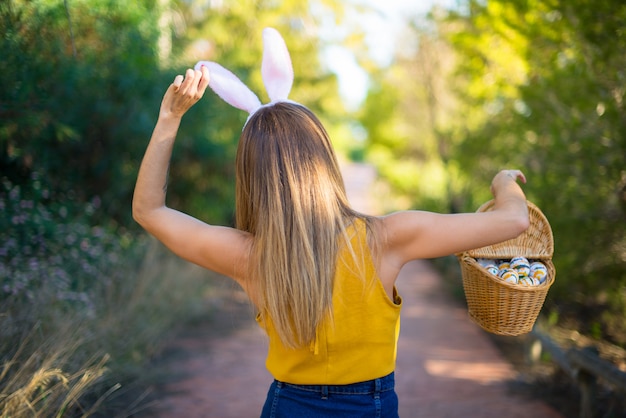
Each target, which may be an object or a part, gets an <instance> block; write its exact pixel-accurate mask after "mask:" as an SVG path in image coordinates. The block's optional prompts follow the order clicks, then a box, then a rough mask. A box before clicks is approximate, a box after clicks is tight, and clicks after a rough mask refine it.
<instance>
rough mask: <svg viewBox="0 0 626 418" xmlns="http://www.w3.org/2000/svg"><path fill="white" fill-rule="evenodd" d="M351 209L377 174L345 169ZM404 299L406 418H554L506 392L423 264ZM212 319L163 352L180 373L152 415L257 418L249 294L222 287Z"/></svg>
mask: <svg viewBox="0 0 626 418" xmlns="http://www.w3.org/2000/svg"><path fill="white" fill-rule="evenodd" d="M345 176H346V187H347V188H348V190H349V197H350V199H351V201H352V202H353V204H354V205H355V206H356V207H357V208H358V209H361V210H364V211H365V210H366V209H367V208H368V207H371V205H372V204H373V203H374V202H372V201H369V200H367V199H368V198H367V195H366V192H367V190H368V189H369V187H370V186H371V182H372V181H373V172H372V171H371V169H369V168H367V167H364V166H358V165H357V166H348V167H346V168H345ZM398 289H399V292H400V294H401V295H402V297H403V299H404V307H403V311H402V325H401V327H402V329H401V333H400V342H399V346H398V360H397V371H396V379H397V380H396V388H397V392H398V397H399V400H400V416H401V417H403V418H414V417H415V418H447V417H450V418H452V417H454V418H456V417H464V418H490V417H494V418H495V417H503V416H505V417H507V418H517V417H519V418H522V417H533V418H560V417H561V415H560V414H558V413H557V412H555V411H554V410H553V409H551V408H550V407H548V406H547V405H546V404H544V403H542V402H540V401H537V400H532V399H528V398H525V397H523V396H522V395H520V394H516V393H512V392H511V390H509V387H510V385H509V383H510V382H511V381H513V380H514V379H516V377H517V376H516V372H515V370H514V369H513V367H512V366H511V365H510V364H509V363H508V362H507V361H505V359H504V358H503V357H502V355H501V354H500V353H499V351H498V350H497V349H496V347H495V346H494V345H493V344H492V342H491V341H490V339H489V338H488V337H487V336H486V335H485V334H484V333H483V332H482V331H481V330H480V329H479V328H478V327H477V326H476V325H474V324H473V323H472V322H471V321H470V320H469V318H468V316H467V312H466V311H465V309H464V308H462V307H460V306H459V304H458V303H456V302H454V301H453V300H452V299H451V298H450V297H449V296H448V295H447V294H446V292H445V291H444V290H443V285H442V281H441V278H440V277H439V276H438V273H437V272H436V271H435V270H433V269H432V267H431V266H430V264H429V263H428V262H426V261H415V262H412V263H409V264H407V265H406V266H405V268H404V269H403V270H402V272H401V274H400V277H399V280H398ZM218 291H219V296H220V297H219V298H218V299H217V300H219V301H220V303H219V304H218V305H217V306H216V310H215V314H214V315H213V316H212V318H211V323H209V324H203V325H202V326H198V327H195V328H194V329H190V330H188V331H187V332H186V333H185V334H184V335H182V336H181V337H180V338H179V339H177V340H176V341H175V342H174V343H173V344H171V345H170V346H169V347H168V355H167V356H166V358H167V360H166V361H165V363H164V364H162V365H161V367H164V368H166V369H167V371H168V372H169V373H171V374H172V375H175V376H177V378H176V379H174V380H173V381H172V382H171V383H168V384H167V385H164V386H163V387H160V388H159V389H158V390H159V393H160V394H162V396H160V399H159V401H158V405H156V407H155V408H154V410H153V411H151V412H150V414H149V416H151V417H155V418H171V417H186V418H209V417H211V418H212V417H216V418H217V417H219V418H249V417H250V418H252V417H258V416H259V414H260V410H261V407H262V405H263V402H264V400H265V395H266V391H267V388H268V387H269V384H270V383H271V381H272V378H271V376H270V375H269V373H268V372H267V371H266V370H265V366H264V363H265V354H266V350H267V344H266V341H265V336H264V335H263V333H262V331H261V330H260V329H259V328H258V327H257V326H256V324H255V323H254V320H253V318H252V311H251V309H250V306H249V305H248V303H247V302H246V301H245V295H244V294H243V292H241V291H240V290H238V289H236V288H235V287H234V286H233V285H231V284H230V283H228V282H227V281H224V282H223V283H221V284H220V286H219V289H218Z"/></svg>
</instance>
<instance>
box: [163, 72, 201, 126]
mask: <svg viewBox="0 0 626 418" xmlns="http://www.w3.org/2000/svg"><path fill="white" fill-rule="evenodd" d="M209 80H210V76H209V70H208V69H207V68H206V67H204V66H203V67H201V70H198V71H194V70H192V69H188V70H187V71H186V73H185V75H184V76H182V75H177V76H176V78H174V82H173V83H172V84H171V85H170V86H169V88H168V89H167V91H166V92H165V96H163V100H162V102H161V110H160V112H159V117H168V116H173V117H176V118H182V116H183V115H184V114H185V113H186V112H187V111H188V110H189V109H190V108H191V106H193V105H194V104H196V103H197V102H198V101H199V100H200V99H201V98H202V96H204V92H205V91H206V88H207V86H208V85H209Z"/></svg>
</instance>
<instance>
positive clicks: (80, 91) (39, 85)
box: [0, 0, 161, 221]
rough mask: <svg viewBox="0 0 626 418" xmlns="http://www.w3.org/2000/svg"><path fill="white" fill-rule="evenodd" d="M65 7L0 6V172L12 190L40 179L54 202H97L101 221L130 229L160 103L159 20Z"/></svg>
mask: <svg viewBox="0 0 626 418" xmlns="http://www.w3.org/2000/svg"><path fill="white" fill-rule="evenodd" d="M67 4H68V9H67V10H66V9H65V7H64V4H63V2H57V1H54V2H53V1H43V0H40V1H33V2H26V1H19V0H10V1H8V2H3V3H2V5H0V16H1V17H0V19H1V20H0V22H1V24H2V32H3V33H5V36H4V37H3V41H2V43H0V53H1V54H2V57H3V59H2V62H1V63H0V74H1V77H2V80H3V82H2V83H0V86H1V87H0V127H1V128H0V170H1V172H2V173H3V174H4V175H6V176H8V177H9V179H10V180H11V181H12V182H13V183H15V184H18V185H20V184H26V183H28V182H29V181H30V178H31V176H32V173H34V172H38V173H39V175H40V176H41V177H42V178H45V179H46V181H47V182H48V184H49V185H50V191H51V193H52V194H53V195H52V196H50V198H51V199H52V200H55V201H62V200H66V199H70V200H78V201H81V202H89V201H91V200H92V199H99V200H100V201H101V202H102V205H101V207H100V208H99V210H98V212H99V214H101V215H102V217H105V216H106V217H113V218H114V219H117V220H118V221H127V220H129V213H130V206H129V203H128V202H130V196H131V192H132V188H131V185H132V184H133V178H134V176H135V174H136V165H137V160H138V159H139V158H140V155H141V154H140V153H141V150H142V149H143V147H144V144H145V142H144V141H141V140H139V139H141V138H146V137H148V136H149V133H150V129H151V125H152V123H153V120H154V116H153V115H154V113H155V111H154V110H153V109H152V108H151V107H149V106H148V105H147V103H155V102H156V103H158V96H156V94H157V92H158V90H155V87H154V86H155V80H160V79H161V74H160V73H159V72H158V71H155V70H158V66H157V60H156V54H155V51H154V48H151V47H150V45H152V44H153V43H154V42H153V41H151V39H154V38H155V36H156V35H157V32H156V26H155V20H156V16H155V14H154V12H151V11H150V10H151V9H150V6H151V2H150V1H144V2H133V4H132V5H124V6H122V4H121V3H119V2H115V1H105V0H100V1H95V2H94V1H72V2H68V3H67ZM68 19H69V20H68ZM159 93H160V92H159Z"/></svg>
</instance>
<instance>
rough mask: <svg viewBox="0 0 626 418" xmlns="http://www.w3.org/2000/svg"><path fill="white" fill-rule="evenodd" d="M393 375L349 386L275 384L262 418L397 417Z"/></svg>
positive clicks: (396, 399)
mask: <svg viewBox="0 0 626 418" xmlns="http://www.w3.org/2000/svg"><path fill="white" fill-rule="evenodd" d="M394 384H395V383H394V374H393V373H391V374H389V375H387V376H385V377H381V378H379V379H374V380H369V381H367V382H361V383H354V384H350V385H335V386H332V385H328V386H327V385H292V384H291V383H285V382H279V381H277V380H275V381H274V383H272V385H271V386H270V389H269V391H268V393H267V400H266V401H265V405H264V406H263V412H262V413H261V418H295V417H297V418H332V417H342V418H357V417H358V418H398V396H397V395H396V392H395V389H394Z"/></svg>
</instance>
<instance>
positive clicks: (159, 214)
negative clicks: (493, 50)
mask: <svg viewBox="0 0 626 418" xmlns="http://www.w3.org/2000/svg"><path fill="white" fill-rule="evenodd" d="M264 36H267V37H269V38H271V39H269V40H268V39H266V51H267V50H272V49H274V50H276V49H281V48H280V45H279V47H275V46H272V45H269V46H268V44H271V42H273V41H277V39H278V38H280V36H279V35H278V38H276V33H275V32H273V31H270V33H269V34H268V33H267V31H266V33H264ZM272 37H273V38H272ZM278 41H282V38H280V39H278ZM279 43H280V42H279ZM281 51H282V50H281ZM279 55H280V54H279ZM281 57H282V58H281ZM268 61H271V62H270V63H269V64H267V65H266V63H267V62H268ZM272 62H273V63H274V64H276V65H278V66H279V67H281V68H278V69H271V68H270V69H268V66H271V65H272ZM285 63H286V61H285V57H284V51H282V55H281V56H280V57H279V59H277V58H276V57H274V58H273V59H268V60H266V59H265V57H264V64H263V70H264V80H265V84H266V86H268V90H272V89H273V91H270V98H272V102H271V103H269V104H267V105H263V106H261V105H260V102H258V99H257V100H255V97H252V96H250V93H249V91H243V90H246V89H243V88H242V87H241V86H240V85H239V86H238V87H233V82H234V79H233V78H232V77H234V76H232V74H230V73H228V72H225V70H224V69H223V68H221V67H219V66H217V65H216V64H214V63H200V65H198V66H197V67H196V69H195V70H192V69H188V70H187V71H186V74H185V76H184V77H183V76H182V75H179V76H177V77H176V78H175V79H174V82H173V83H172V84H171V85H170V86H169V88H168V90H167V91H166V93H165V96H164V98H163V101H162V103H161V108H160V113H159V118H158V121H157V124H156V126H155V129H154V132H153V135H152V138H151V140H150V143H149V145H148V148H147V150H146V154H145V157H144V159H143V162H142V164H141V167H140V171H139V176H138V179H137V184H136V189H135V195H134V198H133V216H134V217H135V219H136V220H137V222H139V223H140V224H141V225H142V226H143V227H144V228H145V229H146V230H147V231H148V232H149V233H151V234H152V235H154V236H155V237H156V238H157V239H159V240H160V241H162V242H163V243H164V244H165V245H166V246H167V247H168V248H170V249H171V250H172V251H173V252H174V253H176V254H178V255H179V256H180V257H182V258H184V259H186V260H188V261H190V262H192V263H195V264H198V265H200V266H202V267H205V268H207V269H210V270H212V271H215V272H217V273H220V274H223V275H225V276H227V277H230V278H232V279H233V280H235V281H236V282H237V283H238V284H239V285H240V286H241V287H242V288H243V289H244V290H245V292H246V294H247V295H248V296H249V298H250V300H251V302H252V303H253V304H254V306H255V307H256V309H257V312H258V316H257V321H258V322H259V324H260V326H261V327H263V329H265V331H266V332H267V334H268V337H269V352H268V357H267V368H268V370H269V371H270V372H271V373H272V375H273V376H274V378H275V381H274V382H273V383H272V385H271V387H270V390H269V392H268V397H267V401H266V403H265V406H264V408H263V412H262V417H293V416H298V417H332V416H342V417H352V416H359V417H361V416H364V417H365V416H367V417H370V416H371V417H397V416H398V412H397V410H398V404H397V402H398V401H397V397H396V394H395V391H394V374H393V373H394V368H395V355H396V347H397V339H398V332H399V314H400V308H401V304H402V301H401V298H400V296H399V295H398V294H397V292H396V289H395V281H396V278H397V276H398V273H399V271H400V269H401V268H402V266H403V265H404V264H406V263H407V262H409V261H411V260H414V259H419V258H434V257H440V256H445V255H449V254H454V253H457V252H461V251H464V250H468V249H472V248H478V247H482V246H486V245H490V244H494V243H498V242H501V241H505V240H508V239H511V238H514V237H516V236H518V235H519V234H521V233H522V232H523V231H524V230H525V229H526V228H527V227H528V224H529V220H528V210H527V205H526V198H525V196H524V193H523V192H522V190H521V188H520V187H519V186H518V184H517V182H516V180H518V179H519V180H521V181H523V182H525V178H524V175H523V174H522V173H521V172H520V171H518V170H503V171H501V172H499V173H498V174H496V175H495V177H494V178H493V181H492V184H491V191H492V193H493V195H494V200H495V205H494V208H493V210H492V211H489V212H484V213H464V214H437V213H430V212H423V211H403V212H397V213H392V214H389V215H387V216H381V217H374V216H367V215H364V214H361V213H358V212H356V211H354V210H353V209H351V208H350V206H349V203H348V200H347V198H346V193H345V190H344V185H343V180H342V177H341V173H340V171H339V166H338V164H337V160H336V157H335V154H334V151H333V148H332V145H331V142H330V140H329V138H328V135H327V133H326V131H325V129H324V127H323V126H322V124H321V123H320V122H319V120H318V119H317V117H316V116H315V115H314V114H313V113H312V112H310V111H309V110H308V109H307V108H306V107H304V106H302V105H300V104H298V103H294V102H291V101H289V100H288V99H287V95H288V93H289V90H290V87H291V81H289V78H290V77H292V74H290V71H289V68H288V69H287V70H285V68H284V67H285ZM289 64H290V62H289ZM272 74H273V75H274V76H276V75H277V74H278V75H277V77H278V78H281V77H282V78H286V81H285V82H284V83H283V84H282V85H280V84H281V83H278V84H279V86H278V87H277V88H275V87H272V85H275V84H276V83H273V82H272V81H271V80H270V78H271V77H272ZM266 76H267V77H266ZM236 82H238V80H236ZM209 84H211V87H212V88H213V90H215V91H216V92H217V93H218V94H219V95H220V96H221V97H222V98H224V99H225V100H226V101H228V102H229V103H231V104H233V105H235V106H237V107H240V108H242V109H245V110H247V111H249V113H250V116H249V118H248V120H247V122H246V124H245V126H244V129H243V131H242V134H241V138H240V142H239V147H238V151H237V157H236V162H235V164H236V228H229V227H224V226H217V225H209V224H206V223H204V222H202V221H200V220H198V219H195V218H192V217H190V216H188V215H185V214H183V213H181V212H178V211H176V210H174V209H171V208H168V207H167V206H166V205H165V195H166V183H167V171H168V170H167V169H168V165H169V161H170V157H171V152H172V147H173V145H174V140H175V137H176V133H177V130H178V128H179V126H180V122H181V119H182V117H183V115H184V114H185V113H186V111H187V110H188V109H189V108H190V107H191V106H193V105H194V104H195V103H196V102H197V101H198V100H200V98H202V96H203V95H204V93H205V90H206V88H207V86H209ZM285 85H288V87H285ZM239 88H241V89H242V90H241V91H238V92H237V93H235V94H232V91H233V89H234V90H237V89H239ZM276 91H279V93H276ZM272 96H274V97H272ZM242 97H243V98H242ZM243 102H245V103H244V104H242V103H243Z"/></svg>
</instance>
